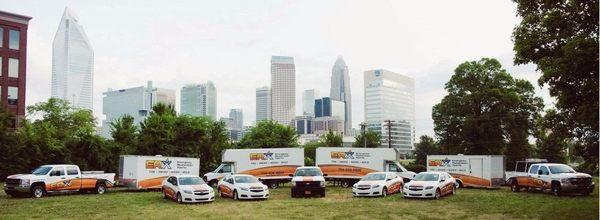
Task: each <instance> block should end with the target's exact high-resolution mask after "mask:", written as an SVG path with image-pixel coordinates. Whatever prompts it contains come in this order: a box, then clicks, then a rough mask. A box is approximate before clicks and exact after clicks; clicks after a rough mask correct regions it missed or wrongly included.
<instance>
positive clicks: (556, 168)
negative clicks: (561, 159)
mask: <svg viewBox="0 0 600 220" xmlns="http://www.w3.org/2000/svg"><path fill="white" fill-rule="evenodd" d="M548 167H549V168H550V172H552V173H554V174H556V173H576V172H575V170H573V168H571V167H569V166H567V165H552V166H548Z"/></svg>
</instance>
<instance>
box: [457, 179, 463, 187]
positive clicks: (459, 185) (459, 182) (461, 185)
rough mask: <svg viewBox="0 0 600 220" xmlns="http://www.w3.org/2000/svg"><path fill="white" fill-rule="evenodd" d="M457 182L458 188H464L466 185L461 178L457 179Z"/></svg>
mask: <svg viewBox="0 0 600 220" xmlns="http://www.w3.org/2000/svg"><path fill="white" fill-rule="evenodd" d="M456 183H458V188H463V187H465V186H464V185H463V183H462V181H460V180H457V181H456Z"/></svg>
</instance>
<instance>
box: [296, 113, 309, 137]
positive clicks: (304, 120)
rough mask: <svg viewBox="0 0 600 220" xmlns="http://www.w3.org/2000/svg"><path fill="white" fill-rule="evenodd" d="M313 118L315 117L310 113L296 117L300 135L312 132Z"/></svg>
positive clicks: (297, 130) (297, 131)
mask: <svg viewBox="0 0 600 220" xmlns="http://www.w3.org/2000/svg"><path fill="white" fill-rule="evenodd" d="M312 120H313V117H312V116H310V115H303V116H296V118H294V126H295V128H296V133H297V134H299V135H302V134H312Z"/></svg>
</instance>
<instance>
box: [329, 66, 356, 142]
mask: <svg viewBox="0 0 600 220" xmlns="http://www.w3.org/2000/svg"><path fill="white" fill-rule="evenodd" d="M329 97H331V99H333V100H336V101H341V102H344V108H345V115H344V133H345V134H349V133H350V129H352V97H351V94H350V75H348V66H347V65H346V62H344V59H343V58H342V57H341V56H339V57H338V58H337V60H336V61H335V64H333V68H331V90H330V94H329Z"/></svg>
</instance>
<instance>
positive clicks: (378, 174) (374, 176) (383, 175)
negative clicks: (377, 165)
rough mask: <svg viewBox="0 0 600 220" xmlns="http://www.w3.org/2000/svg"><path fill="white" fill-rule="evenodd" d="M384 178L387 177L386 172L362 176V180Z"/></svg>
mask: <svg viewBox="0 0 600 220" xmlns="http://www.w3.org/2000/svg"><path fill="white" fill-rule="evenodd" d="M384 179H385V174H383V173H374V174H369V175H366V176H365V177H363V178H362V180H384Z"/></svg>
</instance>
